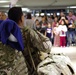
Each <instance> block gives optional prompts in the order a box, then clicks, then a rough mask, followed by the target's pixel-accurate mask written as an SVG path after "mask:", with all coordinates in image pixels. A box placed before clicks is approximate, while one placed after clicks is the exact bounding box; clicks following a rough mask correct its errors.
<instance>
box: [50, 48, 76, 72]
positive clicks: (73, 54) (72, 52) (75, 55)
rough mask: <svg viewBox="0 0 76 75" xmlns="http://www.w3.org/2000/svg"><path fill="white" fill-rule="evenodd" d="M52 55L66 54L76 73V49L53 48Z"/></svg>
mask: <svg viewBox="0 0 76 75" xmlns="http://www.w3.org/2000/svg"><path fill="white" fill-rule="evenodd" d="M51 53H64V54H66V55H67V56H68V57H69V58H70V59H71V61H72V63H73V67H74V69H75V72H76V47H65V48H62V47H52V49H51Z"/></svg>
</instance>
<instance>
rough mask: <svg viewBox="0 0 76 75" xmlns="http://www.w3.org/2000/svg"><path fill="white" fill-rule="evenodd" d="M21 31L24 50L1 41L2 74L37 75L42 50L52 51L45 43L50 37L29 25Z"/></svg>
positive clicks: (0, 68)
mask: <svg viewBox="0 0 76 75" xmlns="http://www.w3.org/2000/svg"><path fill="white" fill-rule="evenodd" d="M21 31H22V36H23V40H24V51H23V52H20V51H18V50H15V49H13V48H11V47H10V46H7V45H3V44H2V43H0V75H37V72H36V69H37V65H38V64H39V63H40V62H41V60H40V51H43V52H47V53H48V52H50V50H49V49H48V48H45V46H44V44H43V42H45V41H46V40H48V41H49V39H48V38H46V37H44V36H43V35H41V34H40V33H39V32H37V31H35V30H33V29H30V28H28V27H25V28H23V29H22V30H21ZM22 53H23V54H22ZM23 55H24V56H23ZM24 57H25V59H24ZM27 68H28V69H27Z"/></svg>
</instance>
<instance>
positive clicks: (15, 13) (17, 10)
mask: <svg viewBox="0 0 76 75" xmlns="http://www.w3.org/2000/svg"><path fill="white" fill-rule="evenodd" d="M22 15H23V12H22V9H21V7H12V8H10V9H9V11H8V18H9V19H11V20H13V21H15V22H16V23H18V22H19V21H20V20H21V21H22V19H21V17H22Z"/></svg>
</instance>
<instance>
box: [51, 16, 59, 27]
mask: <svg viewBox="0 0 76 75" xmlns="http://www.w3.org/2000/svg"><path fill="white" fill-rule="evenodd" d="M57 24H58V18H57V17H55V18H54V22H52V28H54V27H56V25H57Z"/></svg>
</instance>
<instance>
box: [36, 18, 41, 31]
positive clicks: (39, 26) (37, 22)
mask: <svg viewBox="0 0 76 75" xmlns="http://www.w3.org/2000/svg"><path fill="white" fill-rule="evenodd" d="M35 28H36V30H38V31H40V30H41V25H40V23H39V20H38V19H36V21H35Z"/></svg>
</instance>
